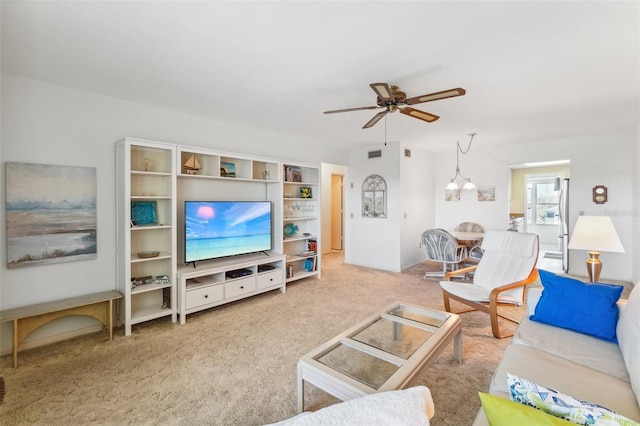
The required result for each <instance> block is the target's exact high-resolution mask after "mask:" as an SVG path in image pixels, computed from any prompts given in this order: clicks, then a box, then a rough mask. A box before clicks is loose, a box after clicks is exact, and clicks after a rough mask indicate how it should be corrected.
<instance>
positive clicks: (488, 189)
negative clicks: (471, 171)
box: [478, 186, 496, 201]
mask: <svg viewBox="0 0 640 426" xmlns="http://www.w3.org/2000/svg"><path fill="white" fill-rule="evenodd" d="M495 200H496V187H495V186H479V187H478V201H495Z"/></svg>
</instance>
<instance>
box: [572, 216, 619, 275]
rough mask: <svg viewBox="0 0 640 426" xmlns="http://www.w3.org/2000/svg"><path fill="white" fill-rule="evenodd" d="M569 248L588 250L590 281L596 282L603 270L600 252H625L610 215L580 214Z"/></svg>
mask: <svg viewBox="0 0 640 426" xmlns="http://www.w3.org/2000/svg"><path fill="white" fill-rule="evenodd" d="M568 248H569V249H572V250H587V251H588V254H589V259H588V260H587V272H588V274H589V281H590V282H594V283H597V282H598V279H600V271H601V270H602V262H601V261H600V259H599V258H598V257H599V256H600V252H601V251H608V252H614V253H624V248H623V247H622V243H620V238H618V234H617V233H616V229H615V228H614V227H613V222H611V218H610V217H609V216H578V221H577V222H576V226H575V227H574V228H573V233H572V234H571V239H570V240H569V246H568Z"/></svg>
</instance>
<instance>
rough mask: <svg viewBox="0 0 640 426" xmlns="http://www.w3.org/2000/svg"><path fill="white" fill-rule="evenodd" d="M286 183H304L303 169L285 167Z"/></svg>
mask: <svg viewBox="0 0 640 426" xmlns="http://www.w3.org/2000/svg"><path fill="white" fill-rule="evenodd" d="M284 180H285V182H302V169H301V168H300V167H298V166H284Z"/></svg>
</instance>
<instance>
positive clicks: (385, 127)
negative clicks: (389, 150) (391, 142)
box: [384, 115, 387, 146]
mask: <svg viewBox="0 0 640 426" xmlns="http://www.w3.org/2000/svg"><path fill="white" fill-rule="evenodd" d="M384 146H387V116H386V115H385V116H384Z"/></svg>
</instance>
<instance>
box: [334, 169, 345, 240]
mask: <svg viewBox="0 0 640 426" xmlns="http://www.w3.org/2000/svg"><path fill="white" fill-rule="evenodd" d="M343 184H344V176H343V175H335V174H332V175H331V250H340V251H342V250H343V247H344V186H343Z"/></svg>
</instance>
